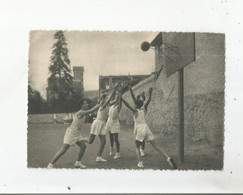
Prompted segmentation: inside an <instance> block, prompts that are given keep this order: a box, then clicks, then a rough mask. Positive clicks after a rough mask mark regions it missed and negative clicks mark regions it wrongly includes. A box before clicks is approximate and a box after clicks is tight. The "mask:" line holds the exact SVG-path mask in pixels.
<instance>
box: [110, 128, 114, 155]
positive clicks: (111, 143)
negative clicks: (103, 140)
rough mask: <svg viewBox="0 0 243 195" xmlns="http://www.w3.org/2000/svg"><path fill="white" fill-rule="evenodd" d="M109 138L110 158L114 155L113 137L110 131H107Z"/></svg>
mask: <svg viewBox="0 0 243 195" xmlns="http://www.w3.org/2000/svg"><path fill="white" fill-rule="evenodd" d="M109 137H110V156H112V155H113V153H114V136H113V134H112V133H111V132H110V131H109Z"/></svg>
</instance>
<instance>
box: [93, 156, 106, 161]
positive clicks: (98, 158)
mask: <svg viewBox="0 0 243 195" xmlns="http://www.w3.org/2000/svg"><path fill="white" fill-rule="evenodd" d="M106 161H107V160H105V159H103V158H102V157H99V156H97V158H96V162H106Z"/></svg>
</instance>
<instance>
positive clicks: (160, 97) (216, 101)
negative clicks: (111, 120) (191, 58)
mask: <svg viewBox="0 0 243 195" xmlns="http://www.w3.org/2000/svg"><path fill="white" fill-rule="evenodd" d="M224 41H225V40H224V35H223V34H209V33H196V35H195V43H196V45H195V50H196V61H195V62H193V63H191V64H190V65H188V66H186V67H185V68H184V107H185V108H184V115H185V137H186V138H189V139H192V140H200V139H207V140H210V141H212V142H213V143H215V144H216V145H222V144H223V139H224V136H223V132H224V83H225V75H224V70H225V61H224V60H225V56H224V55H225V53H224V52H225V47H224ZM156 53H157V51H155V67H156V70H159V69H160V68H161V67H163V68H162V71H161V73H160V76H159V77H158V79H154V76H153V75H152V76H150V77H148V78H147V79H146V80H144V81H143V83H139V84H138V85H137V86H135V87H134V93H135V94H138V93H140V92H141V91H145V92H147V91H148V89H149V87H151V86H152V87H153V88H154V91H153V94H152V99H151V103H150V105H149V109H148V114H147V116H146V120H147V123H148V125H149V126H150V127H151V130H152V131H153V132H158V133H161V134H163V135H167V134H177V132H178V99H177V95H178V75H177V74H178V73H175V74H173V75H171V76H170V77H167V76H166V73H165V68H164V66H163V63H164V59H163V56H162V55H160V54H159V55H158V53H157V54H156ZM123 98H124V99H126V100H128V101H129V102H130V104H131V105H133V103H132V101H131V98H130V94H129V92H126V93H125V94H124V95H123ZM120 119H121V120H122V121H124V122H126V123H130V124H132V123H133V121H132V114H131V112H130V111H129V110H128V109H127V108H125V107H124V106H123V108H122V111H121V116H120Z"/></svg>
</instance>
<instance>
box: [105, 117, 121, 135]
mask: <svg viewBox="0 0 243 195" xmlns="http://www.w3.org/2000/svg"><path fill="white" fill-rule="evenodd" d="M105 128H106V131H107V132H109V131H110V132H111V133H120V122H119V120H115V121H114V120H111V119H108V121H107V123H106V127H105Z"/></svg>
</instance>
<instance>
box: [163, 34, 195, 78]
mask: <svg viewBox="0 0 243 195" xmlns="http://www.w3.org/2000/svg"><path fill="white" fill-rule="evenodd" d="M163 53H164V54H165V67H166V74H167V77H169V76H170V75H172V74H174V73H175V72H177V71H178V70H179V69H181V68H183V67H185V66H186V65H188V64H190V63H192V62H193V61H195V33H177V32H168V33H163Z"/></svg>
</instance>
